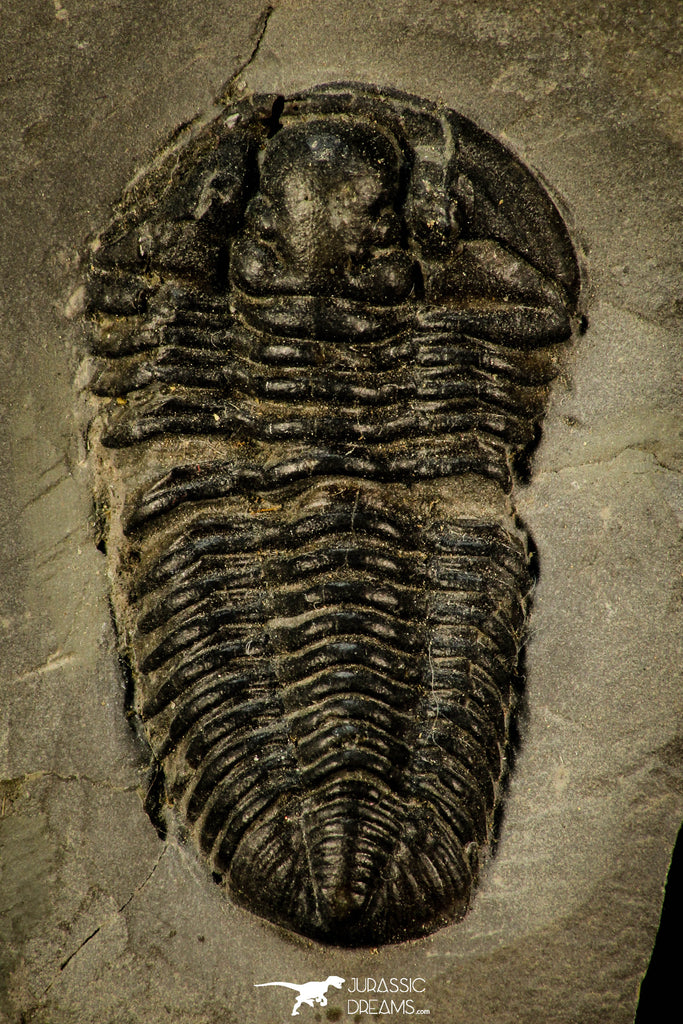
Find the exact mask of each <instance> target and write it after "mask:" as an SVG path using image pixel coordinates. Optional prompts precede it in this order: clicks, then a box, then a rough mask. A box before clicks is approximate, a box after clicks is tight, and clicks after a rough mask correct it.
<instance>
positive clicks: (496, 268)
mask: <svg viewBox="0 0 683 1024" xmlns="http://www.w3.org/2000/svg"><path fill="white" fill-rule="evenodd" d="M578 287H579V275H578V269H577V263H576V258H575V255H574V251H573V249H572V245H571V242H570V240H569V237H568V234H567V231H566V228H565V226H564V224H563V222H562V219H561V217H560V215H559V214H558V211H557V209H556V208H555V206H554V205H553V203H552V201H551V200H550V199H549V197H548V195H547V194H546V192H545V191H544V189H543V188H542V187H541V185H540V184H539V182H538V181H537V180H536V179H535V178H534V177H533V176H532V174H531V173H530V172H529V171H528V170H526V169H525V168H524V167H523V166H522V165H521V164H520V163H519V161H518V160H517V159H515V157H514V156H512V155H511V154H510V153H509V152H508V151H507V150H506V149H505V148H504V147H503V146H502V145H500V144H499V143H498V142H496V141H495V140H494V139H493V138H491V137H490V136H489V135H487V134H486V133H485V132H482V131H481V130H480V129H478V128H477V127H476V126H475V125H474V124H472V123H471V122H470V121H468V120H466V119H465V118H463V117H461V116H460V115H458V114H456V113H454V112H453V111H452V110H448V109H443V108H439V107H436V106H434V105H432V104H430V103H427V102H425V101H423V100H420V99H417V98H415V97H412V96H407V95H404V94H401V93H398V92H390V91H389V92H387V91H380V90H377V89H375V88H373V87H368V86H359V85H346V84H342V85H332V86H323V87H319V88H316V89H313V90H311V91H308V92H304V93H301V94H299V95H295V96H291V97H288V98H283V97H279V96H276V95H262V96H252V97H250V98H247V99H245V100H243V101H241V102H238V103H236V104H235V105H233V106H228V107H221V108H217V109H214V111H213V113H212V115H211V116H209V117H207V118H205V119H204V120H203V121H201V122H200V121H197V122H195V123H194V124H192V125H191V126H189V127H186V128H185V129H184V130H182V131H181V132H180V133H179V134H177V135H176V137H175V138H174V139H173V140H172V141H171V143H170V144H169V146H168V148H167V149H166V150H165V151H164V152H163V153H162V154H161V155H160V156H159V157H158V159H157V160H156V162H155V163H154V164H153V165H152V166H151V167H149V168H148V169H147V170H145V171H144V172H143V173H142V174H140V175H138V177H137V178H136V179H135V180H134V181H133V182H132V184H131V185H130V186H129V188H128V190H127V192H126V194H125V196H124V198H123V200H122V202H121V204H120V205H119V207H118V209H117V210H116V213H115V216H114V218H113V220H112V221H111V223H110V224H109V226H108V227H107V228H106V229H105V230H104V231H103V232H102V233H101V235H100V236H99V237H98V239H97V240H96V242H95V243H94V245H93V246H92V250H91V258H90V266H89V269H88V276H87V283H86V307H85V308H86V314H85V317H86V324H87V346H88V353H89V354H88V356H87V358H86V360H85V363H84V366H85V374H84V380H85V383H84V385H83V386H84V391H85V394H86V397H87V401H88V403H89V406H90V410H89V425H88V432H87V437H88V450H89V459H90V461H91V464H92V467H93V479H94V487H95V505H96V510H97V521H98V529H99V541H100V546H101V547H102V548H103V549H106V554H107V560H108V571H109V577H110V586H111V602H112V607H113V613H114V618H115V623H116V630H117V636H118V642H119V646H120V653H121V656H122V659H123V661H124V663H125V664H126V665H127V666H128V670H129V674H130V679H131V685H132V703H133V709H134V713H135V716H136V719H137V721H138V723H139V726H140V730H141V732H142V733H143V734H144V736H145V737H146V740H147V741H148V743H149V746H150V748H151V751H152V753H153V758H154V760H155V762H156V764H157V766H158V778H159V780H160V782H159V785H158V786H157V787H156V789H155V793H156V798H155V799H156V817H157V820H160V819H163V820H165V821H166V822H167V823H170V822H173V823H175V826H176V833H177V834H180V835H181V836H183V837H184V838H185V839H186V840H187V841H189V842H193V843H194V844H196V847H197V849H198V850H199V851H200V853H201V855H202V856H203V857H204V859H205V860H206V862H208V864H209V866H210V869H211V870H212V871H213V872H214V876H215V877H216V879H217V880H220V881H221V884H223V885H224V886H225V888H226V889H227V892H228V893H229V895H230V896H231V898H232V899H234V900H235V901H237V902H238V903H240V904H241V905H243V906H245V907H247V908H249V909H250V910H252V911H254V912H255V913H257V914H260V915H262V916H263V917H265V918H267V919H269V920H271V921H273V922H276V923H277V924H280V925H283V926H285V927H286V928H290V929H293V930H295V931H297V932H300V933H302V934H304V935H307V936H311V937H313V938H315V939H317V940H320V941H322V942H328V943H334V944H338V945H346V946H354V945H365V944H373V945H374V944H378V943H384V942H397V941H401V940H404V939H408V938H413V937H416V936H419V935H422V934H425V933H428V932H430V931H433V930H434V929H436V928H438V927H440V926H442V925H444V924H446V923H448V922H450V921H453V920H456V919H457V918H459V917H461V916H462V915H463V914H464V913H465V911H466V909H467V907H468V904H469V902H470V899H471V896H472V893H473V889H474V887H475V884H476V881H477V877H478V873H479V871H480V866H481V864H482V860H483V858H484V857H485V855H486V852H487V850H488V849H489V848H490V845H491V839H492V834H493V829H494V818H495V817H496V814H497V811H498V809H499V807H500V802H501V795H502V791H503V787H504V780H505V774H506V764H507V762H508V759H509V758H508V755H509V747H510V726H511V722H512V721H513V718H514V709H515V703H516V701H517V699H518V696H519V669H518V659H519V654H520V649H521V646H522V643H523V639H524V631H525V620H526V615H527V610H528V603H529V594H530V590H531V587H532V573H531V571H530V564H529V563H530V557H529V540H528V538H527V536H526V534H525V531H524V529H523V527H522V526H521V524H520V523H519V521H518V520H517V518H516V516H515V511H514V505H513V497H512V495H513V492H512V487H513V483H514V478H515V475H516V473H517V472H518V471H519V467H520V466H521V467H524V465H525V459H526V460H528V456H529V452H530V450H531V448H532V446H533V444H534V442H535V439H536V438H537V436H538V433H539V428H540V422H541V419H542V416H543V413H544V410H545V406H546V401H547V396H548V391H549V386H550V384H551V382H552V379H553V377H554V376H555V375H556V373H557V367H558V357H559V354H560V352H561V351H562V350H563V349H564V347H565V346H566V343H567V341H568V340H569V339H570V336H571V329H572V323H573V318H574V315H575V311H576V304H577V295H578Z"/></svg>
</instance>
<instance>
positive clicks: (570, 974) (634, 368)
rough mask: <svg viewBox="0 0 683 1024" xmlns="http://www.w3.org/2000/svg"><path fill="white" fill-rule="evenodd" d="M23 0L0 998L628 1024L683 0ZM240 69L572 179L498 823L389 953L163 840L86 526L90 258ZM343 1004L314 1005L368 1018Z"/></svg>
mask: <svg viewBox="0 0 683 1024" xmlns="http://www.w3.org/2000/svg"><path fill="white" fill-rule="evenodd" d="M17 7H18V10H16V12H15V15H16V16H15V17H14V18H13V20H12V22H11V24H8V26H7V35H8V38H7V40H6V44H5V47H4V48H3V57H2V63H3V79H2V80H3V94H2V95H3V103H2V107H1V111H2V113H1V114H0V117H2V121H3V125H2V132H1V133H0V146H1V147H2V156H3V182H2V192H3V216H2V218H1V220H0V223H1V225H2V230H3V231H4V232H5V237H4V240H3V241H4V244H3V245H2V246H1V247H0V260H1V261H2V268H1V269H2V273H1V274H0V288H1V289H2V293H3V294H2V308H3V317H4V319H3V333H2V346H3V353H4V374H3V379H2V420H3V439H2V446H1V448H0V458H1V459H2V480H3V484H4V487H3V492H2V497H1V499H0V520H1V522H2V535H3V545H2V550H1V551H0V561H1V566H0V572H1V573H2V578H3V583H4V586H3V590H2V607H1V609H0V628H1V629H2V641H3V649H4V651H3V657H4V668H3V677H2V678H3V682H2V689H3V698H2V702H1V707H0V773H1V776H2V779H3V780H4V781H3V782H2V783H1V784H0V785H1V792H0V815H1V817H0V867H1V870H2V878H1V888H0V940H1V944H0V964H1V968H0V969H1V971H2V978H1V981H0V1019H1V1017H2V1015H4V1017H5V1018H6V1019H7V1020H8V1021H10V1022H11V1024H18V1022H19V1021H21V1020H24V1021H31V1022H32V1024H33V1022H44V1024H66V1022H69V1024H70V1022H78V1024H87V1022H90V1021H92V1022H93V1024H95V1022H96V1024H105V1022H112V1024H114V1022H116V1024H120V1022H128V1021H130V1022H136V1024H156V1022H157V1021H158V1022H162V1021H163V1022H169V1021H171V1022H175V1021H177V1022H181V1021H182V1022H192V1024H195V1022H196V1024H200V1022H202V1024H204V1022H206V1024H214V1022H215V1024H218V1022H219V1021H220V1022H221V1024H225V1022H230V1021H235V1022H237V1021H243V1020H249V1021H253V1022H254V1024H266V1022H270V1021H273V1020H285V1019H288V1017H289V1015H290V1014H291V1006H292V1002H291V1000H290V999H289V993H288V992H287V991H286V990H283V989H279V988H268V989H255V988H254V987H253V986H254V984H256V983H259V982H263V981H271V980H289V981H297V982H303V981H309V980H312V979H322V978H325V977H327V976H328V975H330V974H338V975H341V976H343V977H345V978H346V979H347V982H349V981H350V979H352V978H360V979H364V978H365V977H374V978H376V979H379V978H381V977H386V978H389V977H417V976H420V977H423V978H425V979H426V990H425V993H424V994H423V995H422V996H420V1000H421V1001H420V1002H418V1001H417V998H416V1000H415V1005H416V1006H422V1007H426V1008H428V1009H430V1011H431V1014H430V1020H432V1021H435V1022H438V1024H461V1022H462V1024H471V1021H473V1020H480V1021H482V1022H486V1024H513V1022H515V1024H518V1022H529V1024H531V1022H534V1024H535V1022H537V1021H539V1020H543V1021H547V1022H549V1024H565V1022H566V1024H570V1022H578V1021H580V1022H581V1024H594V1022H595V1024H597V1022H604V1024H621V1022H624V1024H626V1022H630V1021H632V1020H633V1016H634V1013H635V1006H636V1001H637V994H638V986H639V983H640V979H641V977H642V975H643V972H644V970H645V968H646V966H647V962H648V958H649V955H650V950H651V947H652V942H653V939H654V934H655V931H656V927H657V921H658V917H659V912H660V906H661V897H662V889H663V884H664V880H665V876H666V871H667V867H668V863H669V859H670V855H671V850H672V847H673V842H674V839H675V835H676V831H677V829H678V825H679V823H680V820H681V818H682V817H683V771H682V760H683V759H682V756H681V755H682V754H683V729H682V724H681V711H682V708H681V696H680V693H681V690H680V664H681V641H680V637H681V608H682V600H681V599H682V596H683V585H682V581H681V575H680V567H679V561H680V560H679V551H680V548H678V547H677V545H678V544H679V537H680V528H681V519H682V518H683V494H682V491H683V484H682V480H681V466H682V462H683V456H682V454H681V444H680V437H681V425H680V423H681V421H680V410H681V391H680V366H681V345H680V322H679V321H680V313H681V309H680V302H679V300H678V297H677V291H676V289H677V275H678V272H679V265H678V263H677V260H678V259H679V256H678V252H677V244H678V238H679V237H680V205H679V204H680V195H681V191H682V190H681V171H680V166H681V165H680V158H679V150H680V142H681V134H682V132H681V125H680V120H679V118H680V77H679V70H678V69H679V68H680V25H678V24H677V19H678V5H677V4H675V3H674V2H673V0H670V2H661V3H658V4H655V5H652V4H645V3H633V4H628V5H596V4H594V3H592V2H588V0H586V2H579V0H570V2H568V3H566V4H562V5H555V6H552V7H548V5H544V6H543V7H542V8H541V7H535V6H534V5H533V4H528V3H522V2H521V0H520V2H513V3H505V4H503V3H499V2H491V3H485V4H482V3H477V2H474V0H471V2H470V0H468V2H464V3H459V4H457V5H450V4H445V3H443V2H433V3H432V2H427V3H425V2H417V0H405V2H401V0H392V2H390V3H385V2H379V0H376V2H370V3H367V4H365V5H363V10H362V14H361V13H360V12H359V7H358V5H356V4H351V3H349V2H348V0H346V2H342V0H338V2H331V0H307V2H282V3H275V4H273V8H274V9H271V8H266V7H265V6H259V5H258V4H256V3H253V4H245V3H242V4H236V3H230V2H215V0H209V2H207V3H205V4H202V5H201V6H200V7H191V6H189V7H188V6H187V5H182V4H180V3H175V2H173V3H166V4H161V3H150V4H145V5H141V4H138V3H134V2H131V0H128V2H126V0H124V2H122V3H118V4H115V5H114V4H112V5H109V4H105V5H91V4H88V3H85V2H75V3H73V4H72V3H70V2H69V0H66V4H65V5H62V4H61V3H59V2H57V0H54V2H47V0H40V2H39V0H24V2H23V3H21V4H20V5H17ZM259 40H260V42H259ZM234 76H237V77H236V78H235V80H234V82H233V84H232V88H233V89H234V90H235V91H236V94H239V91H240V90H241V89H253V90H254V91H271V90H282V91H288V92H290V91H293V90H296V89H301V88H307V87H309V86H312V85H314V84H317V83H318V82H323V81H331V80H339V79H347V80H348V79H357V80H362V81H367V82H375V83H377V84H379V85H390V86H394V87H396V88H399V89H403V90H405V91H408V92H412V93H417V94H419V95H423V96H425V97H427V98H431V99H434V100H438V101H442V102H444V103H446V104H447V105H448V106H451V107H453V108H455V109H457V110H459V111H460V112H462V113H463V114H465V115H466V116H468V117H471V118H472V119H473V120H475V121H476V122H477V123H478V124H480V125H481V126H482V127H483V128H484V129H485V130H487V131H490V132H491V133H493V134H494V135H496V136H497V137H499V138H501V140H502V141H504V142H506V143H507V144H508V145H511V146H512V147H513V148H514V149H516V151H517V152H518V154H519V156H520V157H521V159H522V160H523V161H524V162H525V163H527V164H529V165H531V166H532V167H535V168H536V169H537V170H538V171H539V172H540V173H541V174H542V176H543V177H544V178H545V180H547V181H548V182H550V183H551V185H552V190H553V193H554V195H555V197H556V199H557V200H558V201H559V202H560V203H561V204H562V207H563V209H564V210H565V211H568V215H570V216H571V221H572V224H573V231H574V237H575V239H577V240H578V241H579V242H580V243H581V244H582V246H583V249H584V252H585V265H586V268H587V280H588V290H589V291H588V313H589V318H590V327H589V330H588V332H587V334H586V335H585V336H584V337H583V338H582V339H581V342H580V344H579V345H578V346H577V347H576V349H575V350H574V353H573V356H572V360H571V362H570V365H569V366H568V368H567V376H566V380H565V382H564V386H563V387H560V388H558V389H556V392H555V395H554V400H553V404H552V406H551V410H550V412H549V415H548V417H547V419H546V424H545V434H544V439H543V442H542V445H541V448H540V449H539V452H538V454H537V457H536V462H535V470H534V477H533V483H532V484H531V485H530V486H529V487H528V488H527V489H526V490H525V491H524V492H523V493H522V494H521V495H519V496H518V507H519V509H520V511H521V513H522V515H523V517H524V519H525V521H526V523H527V525H528V527H529V529H530V532H531V534H532V536H533V537H534V538H535V541H536V544H537V546H538V550H539V559H540V570H541V576H540V582H539V586H538V589H537V591H536V595H535V599H534V610H533V618H532V624H533V634H532V637H531V640H530V642H529V645H528V650H527V713H526V718H525V721H524V723H523V735H522V742H521V749H520V753H519V757H518V761H517V765H516V769H515V775H514V779H513V782H512V785H511V788H510V792H509V797H508V801H507V812H506V816H505V820H504V823H503V828H502V833H501V841H500V844H499V847H498V850H497V853H496V856H495V857H494V858H493V859H492V860H491V862H490V863H489V866H488V869H487V872H486V874H485V877H484V879H483V881H482V885H481V888H480V890H479V894H478V896H477V898H476V900H475V903H474V906H473V909H472V912H471V913H470V915H469V916H468V917H467V918H466V919H465V920H464V921H463V922H461V923H459V924H455V925H453V926H451V927H448V928H445V929H443V930H441V931H440V932H438V933H436V934H435V935H433V936H431V937H429V938H426V939H421V940H419V941H416V942H413V943H409V944H406V945H399V946H396V947H392V948H384V949H380V950H379V951H371V950H366V951H356V952H348V951H339V950H330V949H327V948H325V947H323V946H319V945H317V944H315V943H313V942H309V941H307V940H303V939H297V938H293V937H292V936H291V935H290V934H288V933H285V932H282V931H279V930H278V929H277V928H275V927H274V926H272V925H269V924H267V923H264V922H262V921H260V920H258V919H256V918H254V917H253V916H251V915H250V914H249V913H248V912H246V911H243V910H240V909H238V908H236V907H233V906H231V905H229V904H226V902H225V901H224V900H223V899H222V898H221V896H220V893H219V891H218V890H217V888H216V887H215V886H214V885H213V884H212V883H211V881H210V879H208V878H207V877H206V876H205V874H204V873H203V871H202V870H200V869H198V868H197V867H196V865H195V862H194V858H193V857H190V856H188V855H187V854H186V852H185V851H183V849H181V848H178V847H175V846H170V845H169V846H168V847H166V846H165V845H164V843H162V842H161V841H160V840H159V839H158V837H157V835H156V833H155V831H154V829H153V828H152V826H151V824H150V822H149V820H148V818H147V816H146V814H145V812H144V809H143V806H142V800H141V794H142V793H143V791H144V787H145V785H146V776H147V766H146V755H145V751H144V749H143V748H142V747H141V745H140V744H139V741H138V740H137V739H136V737H135V736H134V734H133V733H132V732H131V731H130V730H128V728H127V726H126V723H125V720H124V715H123V685H122V681H121V678H120V676H119V673H118V668H117V664H116V659H115V655H114V653H113V651H114V647H113V635H112V629H111V626H110V623H109V616H108V608H107V599H106V587H105V582H104V577H103V570H102V564H101V563H102V559H101V556H100V555H99V554H98V553H97V552H96V551H95V550H94V548H93V545H92V538H91V530H90V522H89V517H90V508H89V499H88V485H87V480H86V479H85V475H84V472H83V465H82V453H81V451H80V450H79V446H78V441H77V436H76V432H75V429H74V421H73V417H72V409H73V402H74V398H73V390H72V372H73V362H72V356H71V352H70V348H69V344H70V343H69V327H68V325H67V323H66V322H65V320H64V317H63V310H64V307H65V305H66V303H67V300H68V296H69V294H70V289H71V287H72V284H73V281H74V280H75V279H76V278H77V276H78V268H77V258H78V251H79V249H80V247H81V246H82V242H83V239H84V238H85V237H86V236H87V235H88V233H89V232H92V231H94V230H96V229H97V228H98V227H99V226H100V225H101V224H102V223H104V222H105V221H106V219H107V216H108V212H109V209H110V207H111V204H112V203H113V202H114V201H115V199H116V198H117V196H118V195H119V194H120V192H121V190H122V188H123V185H124V184H125V182H126V181H127V180H128V179H129V178H130V177H131V176H132V173H133V172H134V170H135V168H136V167H139V166H142V165H144V164H145V163H147V162H148V161H149V159H150V157H151V155H152V153H153V152H154V150H155V148H156V147H157V146H158V145H159V144H160V143H161V142H162V141H163V140H164V139H165V138H166V137H167V136H168V134H169V133H170V132H171V131H172V130H173V128H174V127H175V126H177V125H178V124H180V123H181V122H182V121H184V120H186V119H187V118H189V117H192V116H193V115H194V114H195V113H196V112H197V111H199V110H202V109H205V108H206V107H207V106H208V104H209V102H210V100H211V98H212V97H213V96H214V95H216V94H217V93H218V92H220V91H221V90H223V89H224V87H225V83H226V82H227V81H228V80H230V79H231V78H233V77H234ZM677 303H678V304H677ZM350 998H352V996H350V995H347V994H345V993H344V992H341V993H338V992H336V991H335V990H332V991H331V992H330V1000H329V1005H328V1006H327V1007H326V1008H324V1009H323V1008H319V1007H318V1008H316V1009H311V1008H309V1007H306V1006H304V1007H303V1008H302V1010H301V1020H302V1021H303V1020H304V1019H308V1020H319V1021H324V1020H344V1019H353V1013H352V1015H351V1016H350V1017H347V1010H348V1003H347V1000H348V999H350ZM399 1017H400V1015H397V1014H394V1015H384V1016H382V1015H381V1014H376V1013H375V1014H367V1013H365V1014H361V1015H360V1016H359V1020H361V1021H362V1020H392V1019H393V1020H397V1019H399Z"/></svg>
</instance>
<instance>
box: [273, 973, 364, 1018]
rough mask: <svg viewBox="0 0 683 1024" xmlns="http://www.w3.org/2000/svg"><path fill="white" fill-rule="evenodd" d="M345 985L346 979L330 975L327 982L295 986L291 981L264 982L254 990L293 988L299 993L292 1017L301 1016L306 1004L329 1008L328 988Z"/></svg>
mask: <svg viewBox="0 0 683 1024" xmlns="http://www.w3.org/2000/svg"><path fill="white" fill-rule="evenodd" d="M343 984H344V979H343V978H339V977H338V976H337V975H336V974H330V976H329V978H326V979H325V981H307V982H306V983H305V985H293V984H292V983H291V982H289V981H264V982H262V983H261V984H260V985H254V988H266V987H267V986H269V985H280V986H282V988H291V989H293V991H294V992H298V993H299V994H298V995H297V997H296V999H295V1000H294V1009H293V1010H292V1017H298V1016H299V1010H300V1008H301V1007H302V1006H303V1005H304V1003H305V1004H306V1006H315V1004H316V1003H317V1004H318V1006H327V990H328V988H332V987H334V988H341V987H342V985H343Z"/></svg>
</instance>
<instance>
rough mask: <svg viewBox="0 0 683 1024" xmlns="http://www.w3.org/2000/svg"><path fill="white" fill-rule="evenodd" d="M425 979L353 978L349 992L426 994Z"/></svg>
mask: <svg viewBox="0 0 683 1024" xmlns="http://www.w3.org/2000/svg"><path fill="white" fill-rule="evenodd" d="M424 990H425V979H424V978H351V982H350V984H349V988H348V992H349V993H351V994H353V993H354V992H364V993H366V992H424Z"/></svg>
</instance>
